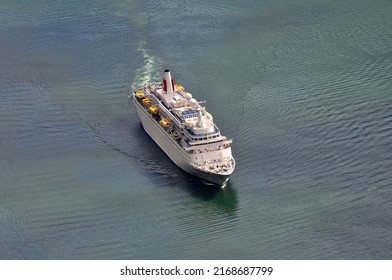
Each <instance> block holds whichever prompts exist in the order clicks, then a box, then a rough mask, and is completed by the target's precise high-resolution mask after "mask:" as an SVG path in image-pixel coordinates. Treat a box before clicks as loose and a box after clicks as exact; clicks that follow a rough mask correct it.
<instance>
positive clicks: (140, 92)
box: [135, 91, 144, 98]
mask: <svg viewBox="0 0 392 280" xmlns="http://www.w3.org/2000/svg"><path fill="white" fill-rule="evenodd" d="M135 94H136V97H137V98H144V92H143V91H137V92H135Z"/></svg>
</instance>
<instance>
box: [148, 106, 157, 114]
mask: <svg viewBox="0 0 392 280" xmlns="http://www.w3.org/2000/svg"><path fill="white" fill-rule="evenodd" d="M148 112H149V113H151V114H153V115H156V114H158V107H157V106H154V105H153V106H150V108H148Z"/></svg>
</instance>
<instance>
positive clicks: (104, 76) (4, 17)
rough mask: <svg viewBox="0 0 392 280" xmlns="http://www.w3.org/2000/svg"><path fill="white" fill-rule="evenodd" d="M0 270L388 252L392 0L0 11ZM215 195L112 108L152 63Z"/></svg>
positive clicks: (33, 6)
mask: <svg viewBox="0 0 392 280" xmlns="http://www.w3.org/2000/svg"><path fill="white" fill-rule="evenodd" d="M0 11H1V14H0V17H1V23H0V37H1V40H0V65H1V66H0V145H1V146H0V148H1V149H0V259H391V258H392V247H391V246H390V244H391V243H392V237H391V234H390V233H391V231H392V223H391V217H392V216H391V210H392V189H391V185H392V49H391V46H392V21H391V20H390V19H391V18H392V2H391V1H386V0H376V1H366V0H358V1H351V0H349V1H333V0H326V1H322V0H316V1H310V0H296V1H288V0H279V1H271V0H263V1H246V2H241V1H219V0H218V1H216V0H215V1H188V0H186V1H131V0H118V1H109V0H100V1H91V0H87V1H74V0H70V1H43V0H41V1H27V0H18V1H3V2H2V3H1V4H0ZM166 68H167V69H170V70H171V73H172V75H173V78H174V80H175V82H178V83H180V84H182V85H184V86H185V88H186V89H187V90H188V91H190V92H191V93H192V95H193V96H194V97H196V98H197V99H198V100H205V101H206V102H207V103H206V107H207V110H208V111H209V112H211V113H212V115H213V116H214V120H215V122H216V123H217V125H218V126H219V128H220V129H221V131H222V133H223V134H224V135H226V136H228V137H231V138H233V139H234V142H233V155H234V157H235V159H236V163H237V166H236V170H235V172H234V173H233V175H232V177H231V179H230V181H229V183H228V185H227V187H226V188H225V189H223V190H220V189H215V188H212V187H211V186H206V185H204V184H203V183H201V182H200V181H199V180H197V179H196V178H193V177H191V176H189V175H188V174H186V173H184V172H183V171H181V170H180V169H179V168H177V167H176V166H175V165H174V164H173V163H172V162H171V161H170V159H169V158H168V157H167V156H166V155H165V154H164V153H163V152H162V151H161V150H160V149H159V147H158V146H157V145H156V144H155V143H154V142H153V141H152V140H151V139H150V138H149V137H148V135H147V134H146V133H145V132H144V130H143V129H142V127H141V125H140V122H139V120H138V118H137V114H136V111H135V108H134V107H133V105H132V104H131V103H130V102H129V100H128V95H129V93H130V91H131V90H134V89H136V88H138V87H140V86H142V85H143V84H144V83H148V82H158V81H160V80H161V78H162V74H163V71H164V69H166Z"/></svg>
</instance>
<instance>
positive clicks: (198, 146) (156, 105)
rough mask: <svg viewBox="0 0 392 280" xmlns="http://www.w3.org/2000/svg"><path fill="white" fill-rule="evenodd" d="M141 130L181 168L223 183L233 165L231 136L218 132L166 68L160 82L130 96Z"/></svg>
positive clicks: (209, 180)
mask: <svg viewBox="0 0 392 280" xmlns="http://www.w3.org/2000/svg"><path fill="white" fill-rule="evenodd" d="M131 98H132V100H133V102H134V104H135V106H136V111H137V114H138V116H139V119H140V121H141V123H142V125H143V128H144V130H145V131H146V132H147V134H148V135H150V137H151V138H152V139H153V140H154V141H155V143H156V144H157V145H158V146H159V147H160V148H161V149H162V150H163V151H164V152H165V153H166V154H167V155H168V156H169V158H170V159H171V160H172V161H173V162H174V163H175V164H176V165H177V166H178V167H180V168H181V169H183V170H184V171H186V172H188V173H190V174H192V175H195V176H197V177H199V178H201V179H202V180H204V181H207V182H209V183H213V184H215V185H218V186H220V187H224V186H225V185H226V183H227V181H228V180H229V177H230V175H231V174H232V173H233V171H234V168H235V161H234V158H233V156H232V153H231V144H232V139H228V138H227V137H226V136H223V135H221V133H220V130H219V128H218V127H217V126H216V125H215V124H214V122H213V118H212V115H211V114H210V113H208V112H207V111H206V109H205V107H203V106H202V105H201V104H202V102H198V101H196V99H194V98H193V97H192V95H191V94H190V93H189V92H187V91H185V89H184V87H183V86H182V85H179V84H174V82H173V79H172V78H171V74H170V71H169V70H165V73H164V79H163V83H162V84H154V85H145V86H144V88H143V89H142V90H139V91H135V92H133V94H132V96H131Z"/></svg>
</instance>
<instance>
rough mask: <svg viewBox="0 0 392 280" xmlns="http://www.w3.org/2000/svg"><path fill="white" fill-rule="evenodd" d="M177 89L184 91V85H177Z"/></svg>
mask: <svg viewBox="0 0 392 280" xmlns="http://www.w3.org/2000/svg"><path fill="white" fill-rule="evenodd" d="M175 87H176V89H180V90H184V86H182V85H175Z"/></svg>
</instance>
